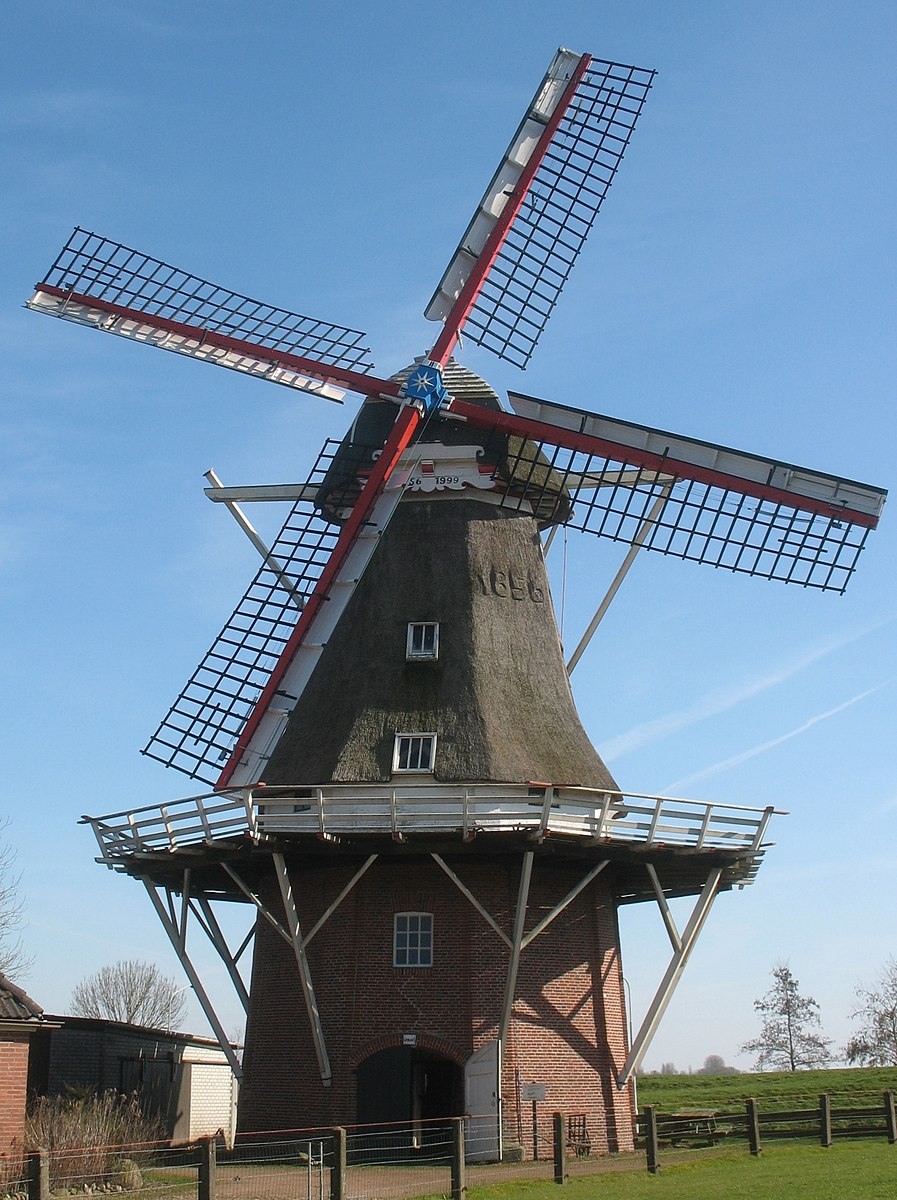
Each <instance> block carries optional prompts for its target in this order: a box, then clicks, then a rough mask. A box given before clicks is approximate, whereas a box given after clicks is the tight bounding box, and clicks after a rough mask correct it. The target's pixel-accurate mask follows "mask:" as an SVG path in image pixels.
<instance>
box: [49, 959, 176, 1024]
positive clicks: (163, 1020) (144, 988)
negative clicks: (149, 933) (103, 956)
mask: <svg viewBox="0 0 897 1200" xmlns="http://www.w3.org/2000/svg"><path fill="white" fill-rule="evenodd" d="M185 990H186V989H185V988H178V987H177V986H176V984H175V981H174V980H173V979H169V978H168V977H167V976H165V975H163V974H162V973H161V972H160V970H159V968H158V967H157V966H155V965H154V964H152V963H142V962H118V963H115V964H114V965H113V966H108V967H101V968H100V970H99V971H97V972H96V973H95V974H93V975H88V976H87V978H86V979H82V980H81V982H80V983H79V984H78V985H77V987H76V988H75V989H74V991H73V992H72V1013H73V1014H74V1015H75V1016H79V1017H99V1018H102V1019H105V1020H108V1021H125V1022H127V1023H128V1024H129V1025H148V1026H150V1027H151V1028H154V1029H173V1028H174V1026H175V1025H177V1024H178V1023H179V1022H180V1021H182V1020H183V1018H184V1015H185V1013H186V1011H187V1000H186V997H185V995H184V992H185Z"/></svg>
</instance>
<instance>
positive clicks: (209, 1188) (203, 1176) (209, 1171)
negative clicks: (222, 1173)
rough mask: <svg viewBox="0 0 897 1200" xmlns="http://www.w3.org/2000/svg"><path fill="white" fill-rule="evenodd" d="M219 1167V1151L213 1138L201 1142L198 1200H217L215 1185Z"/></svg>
mask: <svg viewBox="0 0 897 1200" xmlns="http://www.w3.org/2000/svg"><path fill="white" fill-rule="evenodd" d="M217 1167H218V1151H217V1148H216V1146H215V1139H214V1138H213V1137H204V1138H200V1141H199V1188H198V1192H197V1195H198V1200H215V1184H216V1175H217V1173H218V1172H217Z"/></svg>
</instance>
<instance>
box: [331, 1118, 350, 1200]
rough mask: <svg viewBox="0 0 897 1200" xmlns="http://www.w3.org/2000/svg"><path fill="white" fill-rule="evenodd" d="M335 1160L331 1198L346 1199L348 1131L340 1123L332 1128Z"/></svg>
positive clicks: (332, 1163)
mask: <svg viewBox="0 0 897 1200" xmlns="http://www.w3.org/2000/svg"><path fill="white" fill-rule="evenodd" d="M330 1136H331V1137H332V1138H333V1161H332V1162H331V1164H330V1200H346V1184H347V1180H346V1131H345V1129H343V1128H342V1126H340V1125H338V1126H337V1127H336V1128H335V1129H331V1130H330Z"/></svg>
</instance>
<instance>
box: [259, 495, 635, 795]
mask: <svg viewBox="0 0 897 1200" xmlns="http://www.w3.org/2000/svg"><path fill="white" fill-rule="evenodd" d="M466 497H467V494H466V493H452V494H451V495H450V496H448V495H446V496H436V497H432V498H425V499H421V498H418V497H415V498H411V497H409V498H406V499H404V500H403V501H402V503H401V504H400V505H399V508H398V511H397V512H396V515H395V516H394V517H393V520H392V522H391V523H390V525H389V526H388V528H387V531H386V533H385V535H384V537H383V540H382V542H381V545H380V546H379V548H378V550H377V552H376V554H375V556H374V558H373V560H372V562H371V564H370V566H369V567H368V569H367V571H366V572H365V574H364V576H363V577H362V579H361V581H360V583H359V585H358V587H357V589H356V591H355V594H354V595H353V597H352V600H351V601H350V604H349V606H348V608H347V610H346V612H345V613H344V615H343V618H342V620H341V621H340V623H339V625H338V627H337V629H336V630H335V632H334V634H333V636H332V637H331V639H330V641H329V643H328V645H327V646H326V647H325V649H324V651H323V652H322V655H321V659H320V662H319V664H318V667H317V669H316V670H315V673H314V675H313V676H312V678H311V680H310V682H309V684H308V686H307V687H306V689H305V692H304V693H303V695H302V698H301V700H300V702H299V704H298V705H297V707H296V709H295V711H294V713H293V716H292V718H291V720H290V723H289V725H288V727H287V730H286V732H285V733H284V735H283V737H282V738H281V741H280V743H279V745H278V747H277V749H276V751H275V753H274V755H273V757H272V759H271V762H270V763H269V765H268V769H267V770H266V771H265V773H264V776H265V780H266V781H267V782H268V783H272V784H275V783H289V784H299V783H324V782H329V781H338V782H383V781H387V780H389V779H390V778H391V777H392V755H393V745H394V737H395V734H396V733H397V732H401V733H431V732H435V733H437V734H438V742H437V751H436V765H435V778H436V779H437V780H441V781H445V782H459V781H469V782H473V781H483V782H490V781H495V782H511V781H513V782H518V783H519V782H526V781H543V782H546V783H557V784H561V783H564V784H579V785H582V786H587V787H608V788H613V787H615V786H616V785H615V784H614V781H613V779H612V778H611V776H610V773H609V772H608V770H607V768H606V767H605V766H604V764H603V762H602V761H601V759H600V758H599V756H598V754H597V752H596V751H595V749H594V748H593V746H592V745H591V743H590V742H589V739H588V737H587V736H586V733H585V731H584V730H583V728H582V725H581V724H580V721H579V717H578V715H577V713H576V709H575V706H574V703H573V697H572V694H571V692H570V686H569V682H568V679H567V673H566V670H565V668H564V661H563V655H562V651H561V646H560V641H559V638H558V632H557V626H556V624H555V619H554V613H553V609H552V605H551V599H550V595H549V590H548V580H547V576H546V573H545V566H544V562H543V558H542V551H541V546H540V542H539V536H538V530H537V527H536V522H535V520H534V519H533V518H532V517H530V516H522V515H518V514H513V513H510V512H507V511H506V510H503V509H500V508H496V507H495V506H494V505H492V504H488V503H485V502H483V501H478V500H474V499H468V498H466ZM411 621H438V622H439V623H440V655H439V660H438V661H437V662H435V663H429V662H424V663H415V662H410V663H409V662H406V659H405V640H406V632H407V626H408V623H409V622H411ZM401 778H405V779H407V778H408V777H407V776H402V777H401Z"/></svg>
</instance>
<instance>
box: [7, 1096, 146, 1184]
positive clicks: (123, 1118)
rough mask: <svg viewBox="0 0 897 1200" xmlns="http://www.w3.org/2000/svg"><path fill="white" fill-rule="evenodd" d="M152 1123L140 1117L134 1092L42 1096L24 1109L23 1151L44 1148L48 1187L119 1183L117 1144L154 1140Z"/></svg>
mask: <svg viewBox="0 0 897 1200" xmlns="http://www.w3.org/2000/svg"><path fill="white" fill-rule="evenodd" d="M162 1137H163V1131H162V1127H161V1125H160V1124H159V1122H158V1121H151V1120H149V1119H148V1118H147V1117H145V1116H144V1115H143V1113H142V1111H141V1109H140V1105H139V1104H138V1102H137V1097H136V1095H133V1096H118V1095H116V1093H115V1092H102V1093H100V1094H99V1095H97V1094H92V1095H87V1096H79V1097H72V1096H42V1097H40V1099H38V1100H37V1101H36V1102H35V1103H34V1104H33V1105H32V1106H31V1109H30V1110H29V1113H28V1117H27V1120H26V1123H25V1149H26V1150H39V1149H44V1150H48V1151H49V1153H50V1186H51V1187H53V1188H56V1187H79V1188H81V1187H83V1186H84V1185H85V1184H88V1185H90V1184H94V1183H101V1182H107V1183H120V1180H119V1179H118V1178H117V1176H118V1175H119V1174H120V1173H121V1172H120V1166H121V1163H122V1161H123V1147H126V1146H135V1145H145V1144H147V1143H152V1142H158V1141H160V1140H161V1139H162Z"/></svg>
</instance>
